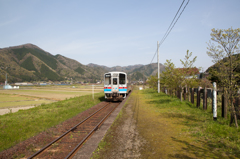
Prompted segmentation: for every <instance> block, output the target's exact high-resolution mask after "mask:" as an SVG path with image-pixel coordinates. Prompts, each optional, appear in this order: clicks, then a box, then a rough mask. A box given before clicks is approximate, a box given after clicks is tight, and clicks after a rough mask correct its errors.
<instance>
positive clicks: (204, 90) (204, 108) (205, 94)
mask: <svg viewBox="0 0 240 159" xmlns="http://www.w3.org/2000/svg"><path fill="white" fill-rule="evenodd" d="M203 110H207V89H206V87H204V89H203Z"/></svg>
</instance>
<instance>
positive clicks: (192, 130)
mask: <svg viewBox="0 0 240 159" xmlns="http://www.w3.org/2000/svg"><path fill="white" fill-rule="evenodd" d="M142 94H143V95H144V99H146V100H147V101H146V102H147V103H149V104H151V105H152V109H153V110H154V111H158V112H159V113H158V114H159V116H162V117H163V118H167V119H171V121H173V122H176V124H177V125H182V126H183V127H182V130H181V131H182V132H180V133H182V134H183V136H185V135H190V136H191V137H193V138H195V139H194V140H195V141H194V142H196V147H192V148H191V149H192V151H195V153H196V154H195V155H196V156H195V157H201V158H208V157H210V158H215V157H216V158H228V157H229V158H231V157H240V136H239V132H240V131H239V130H238V129H236V128H235V127H229V120H227V119H225V118H222V117H221V113H220V109H218V111H219V112H218V119H217V121H213V116H212V108H211V107H210V106H209V107H208V109H207V111H204V110H203V108H202V107H200V108H196V105H195V104H192V103H190V102H187V101H183V102H181V101H180V100H179V99H178V98H176V97H170V96H169V95H166V94H164V93H160V94H158V93H157V92H156V91H154V90H152V89H147V90H144V91H143V92H142ZM149 99H150V100H149ZM170 123H171V122H170ZM176 127H177V126H176ZM142 134H144V133H143V132H142ZM145 135H147V134H145ZM181 140H184V139H181ZM179 141H180V140H179ZM183 143H184V142H183ZM188 144H189V145H188ZM186 145H187V146H190V145H191V143H190V142H189V143H186ZM193 145H194V144H193ZM190 147H191V146H190ZM190 147H189V148H190ZM198 147H199V149H198ZM200 147H204V151H202V149H201V148H200ZM189 152H190V151H189Z"/></svg>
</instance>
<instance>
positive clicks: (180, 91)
mask: <svg viewBox="0 0 240 159" xmlns="http://www.w3.org/2000/svg"><path fill="white" fill-rule="evenodd" d="M179 97H180V100H181V101H182V87H180V88H179Z"/></svg>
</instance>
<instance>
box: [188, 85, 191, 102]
mask: <svg viewBox="0 0 240 159" xmlns="http://www.w3.org/2000/svg"><path fill="white" fill-rule="evenodd" d="M188 101H189V102H191V88H189V89H188Z"/></svg>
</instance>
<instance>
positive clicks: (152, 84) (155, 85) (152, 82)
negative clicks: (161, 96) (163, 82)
mask: <svg viewBox="0 0 240 159" xmlns="http://www.w3.org/2000/svg"><path fill="white" fill-rule="evenodd" d="M147 82H148V84H149V87H150V88H152V89H153V90H156V91H157V90H158V77H157V74H156V75H155V76H153V75H152V76H150V77H149V78H148V81H147Z"/></svg>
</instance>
